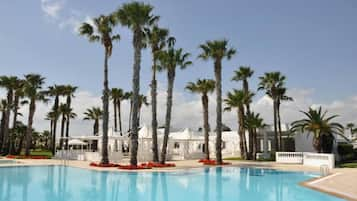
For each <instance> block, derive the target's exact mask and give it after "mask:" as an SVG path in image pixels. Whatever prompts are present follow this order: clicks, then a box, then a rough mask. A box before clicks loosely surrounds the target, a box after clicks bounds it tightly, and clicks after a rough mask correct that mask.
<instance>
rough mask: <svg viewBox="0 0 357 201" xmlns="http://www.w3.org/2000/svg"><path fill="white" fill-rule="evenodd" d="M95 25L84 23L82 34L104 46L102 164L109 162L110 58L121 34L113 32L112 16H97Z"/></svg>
mask: <svg viewBox="0 0 357 201" xmlns="http://www.w3.org/2000/svg"><path fill="white" fill-rule="evenodd" d="M93 21H94V25H93V26H92V25H91V24H89V23H83V24H82V25H81V27H80V34H81V35H84V36H86V37H88V39H89V41H90V42H99V41H100V42H101V44H102V45H103V47H104V82H103V85H104V88H103V98H102V100H103V141H102V160H101V163H102V164H108V163H109V158H108V124H109V94H110V91H109V86H108V59H109V57H110V56H111V55H112V49H113V43H112V42H113V41H115V40H119V39H120V36H119V35H117V34H113V26H114V25H115V22H114V18H113V17H112V16H104V15H101V16H99V17H98V18H95V19H94V20H93Z"/></svg>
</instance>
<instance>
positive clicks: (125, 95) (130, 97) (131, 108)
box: [124, 91, 133, 132]
mask: <svg viewBox="0 0 357 201" xmlns="http://www.w3.org/2000/svg"><path fill="white" fill-rule="evenodd" d="M132 97H133V92H131V91H128V92H125V94H124V99H125V100H129V104H130V107H129V125H128V131H129V132H130V129H131V116H132V114H133V99H132Z"/></svg>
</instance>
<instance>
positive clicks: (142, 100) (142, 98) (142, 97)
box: [138, 94, 149, 125]
mask: <svg viewBox="0 0 357 201" xmlns="http://www.w3.org/2000/svg"><path fill="white" fill-rule="evenodd" d="M148 105H149V102H148V100H147V97H146V96H145V95H143V94H140V96H139V114H138V118H139V120H138V121H139V125H140V116H141V108H142V106H148Z"/></svg>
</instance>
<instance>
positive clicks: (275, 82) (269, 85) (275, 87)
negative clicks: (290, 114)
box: [258, 72, 286, 151]
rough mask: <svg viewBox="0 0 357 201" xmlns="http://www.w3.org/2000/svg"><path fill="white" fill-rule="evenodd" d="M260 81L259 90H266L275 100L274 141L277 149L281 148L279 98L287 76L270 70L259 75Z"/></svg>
mask: <svg viewBox="0 0 357 201" xmlns="http://www.w3.org/2000/svg"><path fill="white" fill-rule="evenodd" d="M259 79H260V83H259V87H258V90H265V93H266V94H267V95H268V96H269V97H270V98H271V99H272V100H273V111H274V112H273V113H274V141H275V146H274V147H275V151H279V149H280V144H281V143H280V138H278V112H277V110H278V99H279V93H278V92H279V89H280V88H283V87H284V85H285V79H286V78H285V76H284V75H282V74H281V73H280V72H268V73H265V74H264V76H261V77H259Z"/></svg>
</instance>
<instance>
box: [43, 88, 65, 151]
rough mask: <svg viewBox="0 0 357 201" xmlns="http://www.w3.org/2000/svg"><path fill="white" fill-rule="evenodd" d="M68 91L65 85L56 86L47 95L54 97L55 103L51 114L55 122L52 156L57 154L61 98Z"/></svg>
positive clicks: (49, 89)
mask: <svg viewBox="0 0 357 201" xmlns="http://www.w3.org/2000/svg"><path fill="white" fill-rule="evenodd" d="M65 91H66V86H65V85H54V86H49V87H48V90H47V95H49V96H51V97H54V98H55V100H54V103H53V106H52V113H51V118H52V122H53V125H52V126H53V127H52V132H51V133H52V135H51V136H52V139H51V149H52V154H53V155H55V153H56V131H57V121H58V118H59V98H60V96H64V95H65Z"/></svg>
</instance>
